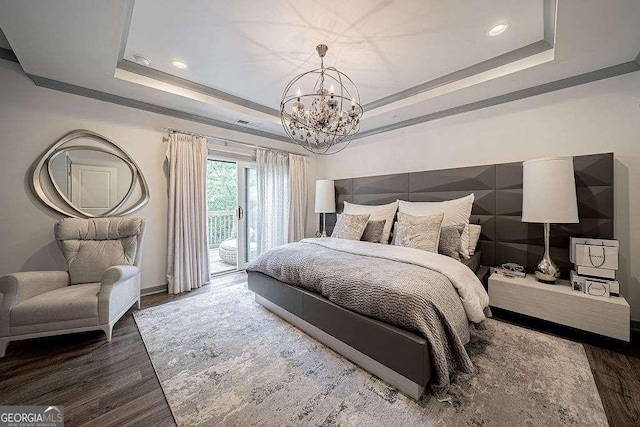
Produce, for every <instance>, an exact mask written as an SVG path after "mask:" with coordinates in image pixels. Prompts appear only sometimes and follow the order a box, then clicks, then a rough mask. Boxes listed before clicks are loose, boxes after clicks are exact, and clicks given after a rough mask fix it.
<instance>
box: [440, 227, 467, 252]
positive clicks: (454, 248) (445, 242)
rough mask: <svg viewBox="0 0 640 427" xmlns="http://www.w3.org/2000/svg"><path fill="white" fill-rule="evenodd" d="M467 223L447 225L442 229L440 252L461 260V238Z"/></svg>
mask: <svg viewBox="0 0 640 427" xmlns="http://www.w3.org/2000/svg"><path fill="white" fill-rule="evenodd" d="M464 227H465V224H458V225H447V226H446V227H442V229H441V230H440V243H438V253H439V254H442V255H446V256H448V257H451V258H453V259H457V260H458V261H459V260H460V240H461V239H460V238H461V237H462V232H463V231H464Z"/></svg>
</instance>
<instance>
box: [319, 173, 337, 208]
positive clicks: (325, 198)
mask: <svg viewBox="0 0 640 427" xmlns="http://www.w3.org/2000/svg"><path fill="white" fill-rule="evenodd" d="M334 188H335V187H334V185H333V180H332V179H319V180H317V181H316V213H334V212H335V211H336V199H335V190H334Z"/></svg>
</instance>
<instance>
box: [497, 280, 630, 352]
mask: <svg viewBox="0 0 640 427" xmlns="http://www.w3.org/2000/svg"><path fill="white" fill-rule="evenodd" d="M489 304H490V305H491V306H492V307H497V308H501V309H504V310H509V311H513V312H516V313H520V314H525V315H527V316H531V317H536V318H538V319H544V320H548V321H550V322H555V323H559V324H561V325H565V326H571V327H573V328H576V329H582V330H584V331H589V332H593V333H596V334H600V335H604V336H607V337H611V338H617V339H619V340H623V341H629V339H630V329H629V326H630V314H631V311H630V308H629V304H628V303H627V300H625V299H624V298H623V297H621V296H620V297H611V298H603V297H596V296H592V295H587V294H583V293H581V292H576V291H574V290H572V289H571V285H570V283H569V282H568V281H563V280H560V281H558V283H557V284H555V285H547V284H544V283H540V282H538V281H537V280H536V279H535V277H534V276H532V275H527V277H525V278H517V277H505V276H502V275H500V274H496V273H494V274H492V275H491V277H489Z"/></svg>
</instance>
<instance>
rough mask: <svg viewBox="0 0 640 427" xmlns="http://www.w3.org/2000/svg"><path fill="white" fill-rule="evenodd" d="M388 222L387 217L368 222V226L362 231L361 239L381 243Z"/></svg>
mask: <svg viewBox="0 0 640 427" xmlns="http://www.w3.org/2000/svg"><path fill="white" fill-rule="evenodd" d="M386 222H387V220H386V219H383V220H380V221H369V222H367V227H366V228H365V229H364V233H362V238H360V240H363V241H365V242H371V243H380V240H381V239H382V233H383V232H384V225H385V223H386Z"/></svg>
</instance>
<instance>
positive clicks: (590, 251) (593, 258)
mask: <svg viewBox="0 0 640 427" xmlns="http://www.w3.org/2000/svg"><path fill="white" fill-rule="evenodd" d="M575 250H576V253H575V257H576V258H575V261H574V262H575V264H576V265H581V266H583V267H593V268H603V269H607V270H617V269H618V248H616V247H613V246H596V245H583V244H577V245H576V249H575Z"/></svg>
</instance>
